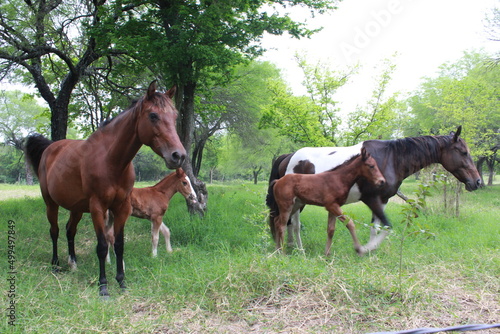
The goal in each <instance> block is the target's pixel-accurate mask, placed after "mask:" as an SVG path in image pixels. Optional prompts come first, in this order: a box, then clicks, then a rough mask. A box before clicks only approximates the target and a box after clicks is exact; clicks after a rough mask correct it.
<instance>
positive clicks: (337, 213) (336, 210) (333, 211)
mask: <svg viewBox="0 0 500 334" xmlns="http://www.w3.org/2000/svg"><path fill="white" fill-rule="evenodd" d="M328 213H329V215H328V217H330V215H334V217H336V218H338V219H339V220H340V221H341V222H342V223H344V224H345V221H346V219H347V218H346V216H344V213H343V212H342V209H340V206H339V205H337V204H334V205H332V206H330V207H329V208H328ZM345 226H346V227H347V229H348V230H349V232H350V233H351V237H352V242H353V244H354V250H355V251H356V252H357V253H358V254H359V255H363V254H364V253H365V250H364V247H363V246H361V244H360V243H359V240H358V236H357V234H356V227H355V226H354V222H353V221H352V219H349V221H348V222H347V224H346V225H345Z"/></svg>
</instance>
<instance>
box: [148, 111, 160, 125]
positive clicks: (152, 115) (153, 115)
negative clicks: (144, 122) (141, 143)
mask: <svg viewBox="0 0 500 334" xmlns="http://www.w3.org/2000/svg"><path fill="white" fill-rule="evenodd" d="M149 119H150V120H151V122H153V123H156V122H158V121H159V120H160V116H158V114H157V113H155V112H152V113H150V114H149Z"/></svg>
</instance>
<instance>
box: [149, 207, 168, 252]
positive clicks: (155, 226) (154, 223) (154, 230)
mask: <svg viewBox="0 0 500 334" xmlns="http://www.w3.org/2000/svg"><path fill="white" fill-rule="evenodd" d="M162 224H163V222H162V221H161V217H155V218H153V219H151V244H152V246H153V250H152V253H153V257H157V256H158V239H159V236H160V228H161V225H162ZM165 227H166V226H165ZM167 229H168V228H167ZM162 233H163V231H162ZM163 235H164V236H165V234H163ZM165 242H167V237H166V236H165ZM167 249H168V244H167Z"/></svg>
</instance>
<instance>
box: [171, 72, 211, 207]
mask: <svg viewBox="0 0 500 334" xmlns="http://www.w3.org/2000/svg"><path fill="white" fill-rule="evenodd" d="M195 90H196V83H194V82H191V83H187V84H185V85H184V86H182V87H179V89H177V91H176V94H175V97H176V99H175V104H176V107H177V110H178V111H179V118H178V119H177V133H178V134H179V138H180V139H181V142H182V144H183V145H184V148H185V149H186V151H187V156H186V160H185V161H184V163H183V165H182V168H183V169H184V171H185V172H186V174H187V176H189V179H190V180H191V184H192V185H193V188H194V190H195V191H196V194H197V195H198V203H197V204H192V203H190V202H188V201H186V204H187V207H188V210H189V212H190V213H191V214H194V213H198V214H200V215H201V216H203V215H204V214H205V211H206V210H207V201H208V191H207V187H206V185H205V183H203V182H202V181H200V180H198V178H197V177H196V176H195V175H194V173H193V166H192V164H191V145H192V138H193V133H194V123H195V122H194V120H195V118H194V93H195Z"/></svg>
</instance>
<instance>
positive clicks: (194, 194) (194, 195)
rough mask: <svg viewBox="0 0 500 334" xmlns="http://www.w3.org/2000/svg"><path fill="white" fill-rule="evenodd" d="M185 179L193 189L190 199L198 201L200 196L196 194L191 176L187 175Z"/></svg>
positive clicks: (194, 201)
mask: <svg viewBox="0 0 500 334" xmlns="http://www.w3.org/2000/svg"><path fill="white" fill-rule="evenodd" d="M185 180H186V182H187V183H188V184H189V189H191V194H190V195H189V199H190V200H191V201H192V202H193V203H196V201H197V198H198V196H197V195H196V192H195V191H194V188H193V185H192V184H191V180H190V179H189V177H188V176H187V175H186V177H185Z"/></svg>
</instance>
